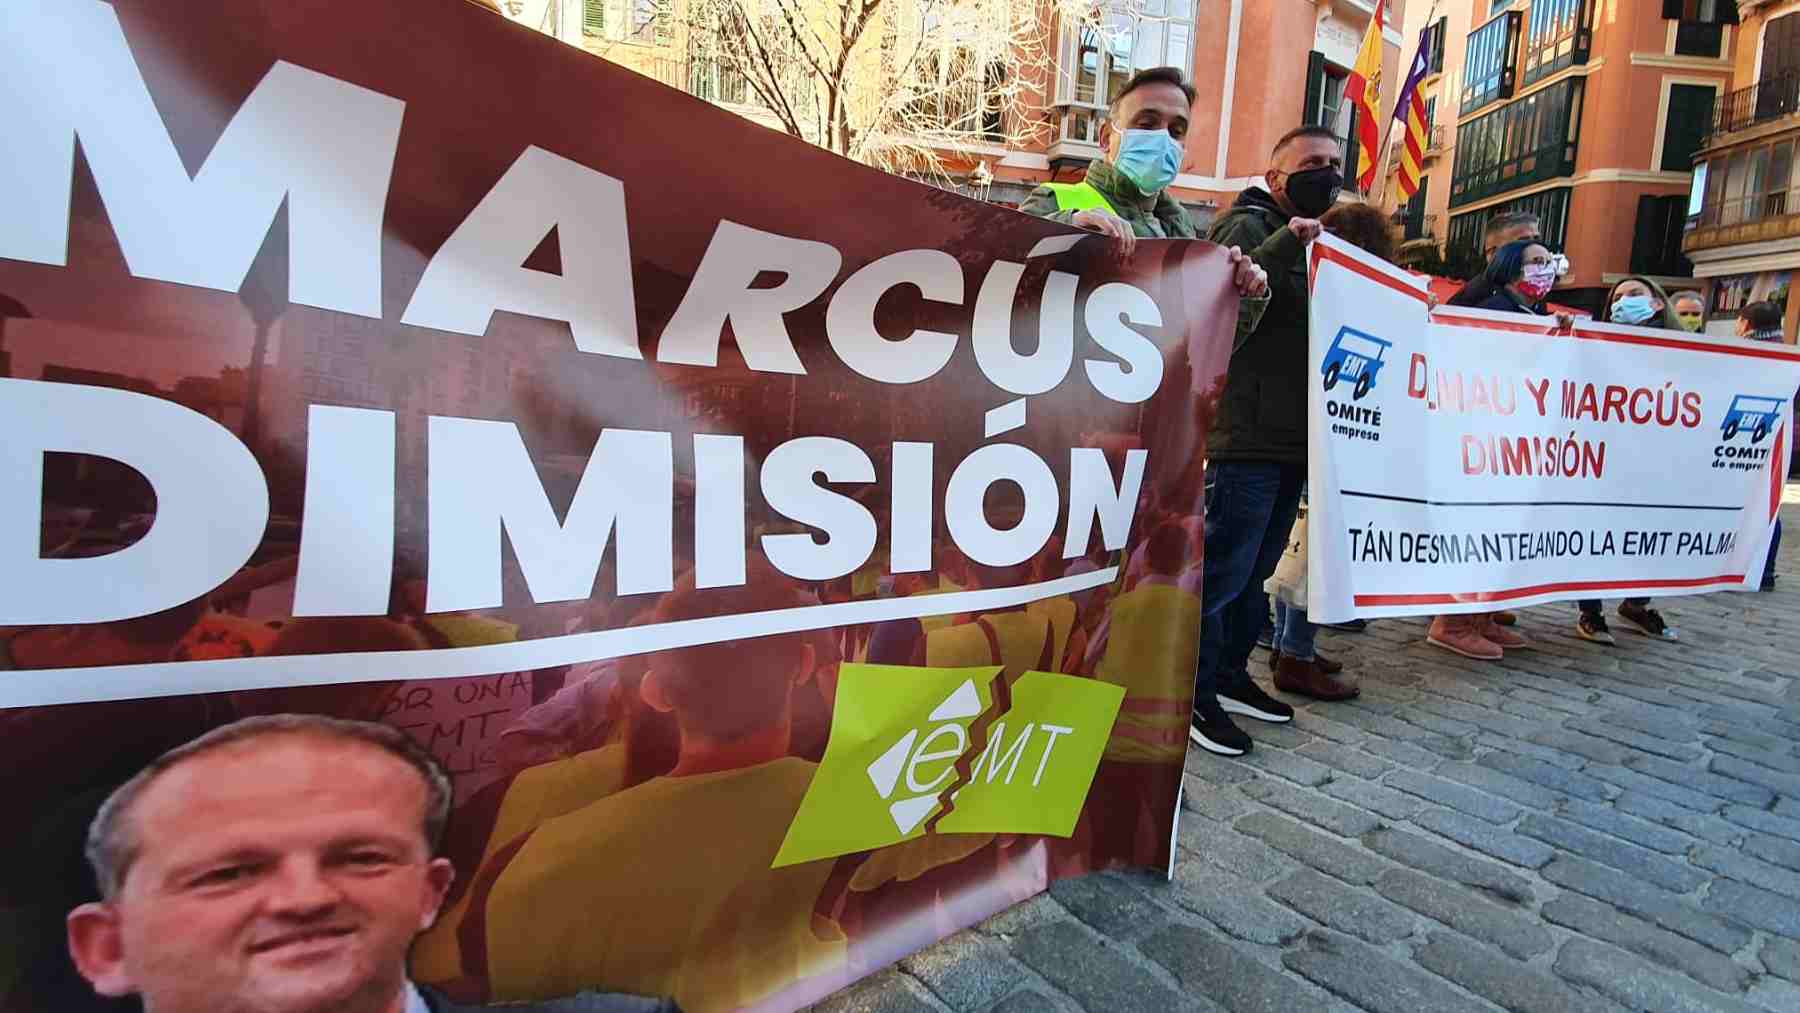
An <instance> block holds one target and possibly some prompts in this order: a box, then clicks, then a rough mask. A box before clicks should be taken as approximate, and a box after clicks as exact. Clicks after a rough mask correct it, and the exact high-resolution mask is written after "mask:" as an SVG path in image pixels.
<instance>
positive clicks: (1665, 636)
mask: <svg viewBox="0 0 1800 1013" xmlns="http://www.w3.org/2000/svg"><path fill="white" fill-rule="evenodd" d="M1619 618H1620V619H1623V620H1625V621H1626V622H1628V623H1630V624H1631V625H1633V626H1636V627H1637V628H1638V629H1640V630H1642V631H1644V633H1645V634H1646V635H1648V636H1652V637H1655V638H1657V639H1658V640H1680V639H1681V634H1680V633H1677V632H1676V631H1675V628H1674V627H1672V626H1670V625H1669V624H1668V623H1665V622H1663V617H1662V613H1661V612H1658V611H1656V610H1655V609H1653V608H1651V607H1649V606H1648V605H1639V604H1637V603H1636V602H1629V601H1628V602H1623V603H1621V604H1620V605H1619Z"/></svg>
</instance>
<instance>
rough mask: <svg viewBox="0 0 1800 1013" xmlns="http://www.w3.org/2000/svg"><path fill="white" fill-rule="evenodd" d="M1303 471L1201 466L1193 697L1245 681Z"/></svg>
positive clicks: (1265, 465)
mask: <svg viewBox="0 0 1800 1013" xmlns="http://www.w3.org/2000/svg"><path fill="white" fill-rule="evenodd" d="M1305 482H1306V467H1305V466H1304V465H1300V464H1279V463H1276V462H1274V461H1215V462H1212V463H1209V464H1208V465H1207V467H1206V562H1205V568H1204V570H1203V576H1202V578H1201V593H1200V602H1201V605H1200V664H1199V666H1198V667H1197V668H1196V670H1195V672H1194V695H1195V698H1196V699H1206V698H1208V696H1209V695H1216V694H1217V693H1218V691H1219V688H1220V687H1221V686H1230V685H1236V684H1241V683H1242V682H1244V681H1247V680H1248V679H1249V678H1250V675H1249V670H1248V666H1249V662H1250V652H1251V651H1252V650H1254V649H1255V648H1256V635H1257V633H1259V632H1260V631H1261V630H1262V625H1263V623H1264V622H1266V621H1267V620H1268V616H1269V596H1268V595H1267V594H1265V593H1263V583H1264V582H1265V581H1267V580H1268V579H1269V575H1270V574H1272V573H1274V572H1275V564H1277V563H1279V562H1280V561H1281V554H1282V553H1283V552H1285V551H1286V550H1287V540H1288V535H1289V534H1290V533H1292V531H1293V529H1294V517H1295V516H1296V515H1297V514H1298V513H1299V512H1300V488H1301V486H1302V485H1304V484H1305Z"/></svg>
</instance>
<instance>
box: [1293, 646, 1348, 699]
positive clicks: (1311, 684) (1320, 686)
mask: <svg viewBox="0 0 1800 1013" xmlns="http://www.w3.org/2000/svg"><path fill="white" fill-rule="evenodd" d="M1274 681H1275V688H1276V689H1278V690H1281V691H1282V692H1283V693H1296V694H1299V695H1300V696H1310V697H1312V698H1313V699H1315V700H1348V699H1350V698H1351V697H1353V696H1359V695H1361V693H1362V690H1361V689H1360V688H1359V687H1356V686H1352V685H1350V684H1349V683H1347V682H1344V681H1343V680H1341V679H1338V678H1335V677H1334V676H1332V675H1330V674H1328V673H1327V672H1326V671H1325V670H1324V669H1322V668H1320V667H1319V663H1318V662H1316V661H1301V660H1299V659H1298V658H1289V657H1285V656H1284V657H1283V658H1282V659H1281V666H1280V667H1279V668H1277V669H1275V680H1274Z"/></svg>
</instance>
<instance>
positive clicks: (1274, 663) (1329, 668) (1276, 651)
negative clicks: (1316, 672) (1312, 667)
mask: <svg viewBox="0 0 1800 1013" xmlns="http://www.w3.org/2000/svg"><path fill="white" fill-rule="evenodd" d="M1313 661H1315V662H1317V663H1318V665H1319V668H1321V669H1323V670H1324V672H1325V674H1326V675H1336V674H1338V673H1339V672H1342V671H1343V670H1344V663H1343V662H1341V661H1337V660H1335V659H1332V658H1327V657H1326V656H1324V655H1323V654H1318V653H1314V654H1313ZM1280 669H1281V648H1279V647H1277V648H1273V649H1271V650H1270V651H1269V671H1271V672H1275V671H1279V670H1280Z"/></svg>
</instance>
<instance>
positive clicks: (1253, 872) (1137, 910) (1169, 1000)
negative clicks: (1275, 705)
mask: <svg viewBox="0 0 1800 1013" xmlns="http://www.w3.org/2000/svg"><path fill="white" fill-rule="evenodd" d="M1795 492H1796V490H1795V489H1794V488H1792V487H1790V489H1789V500H1790V505H1789V506H1788V507H1787V508H1786V514H1787V529H1788V531H1789V532H1790V533H1791V534H1790V538H1789V540H1788V542H1787V548H1788V551H1786V552H1784V553H1783V556H1782V562H1781V564H1780V565H1779V566H1778V567H1777V571H1778V572H1781V573H1787V574H1793V576H1788V577H1786V578H1784V579H1783V581H1782V584H1781V589H1780V590H1779V591H1777V592H1776V593H1774V594H1758V595H1745V594H1723V595H1713V596H1709V597H1704V598H1676V599H1665V600H1664V601H1663V602H1661V603H1660V605H1659V607H1660V608H1661V609H1662V611H1663V613H1664V614H1665V615H1666V616H1667V617H1668V618H1669V621H1670V623H1671V624H1672V625H1674V626H1676V627H1678V628H1679V629H1680V631H1681V635H1682V639H1681V642H1680V643H1678V644H1669V643H1660V642H1653V641H1651V640H1649V639H1648V638H1646V637H1643V636H1640V635H1637V634H1636V633H1635V632H1626V631H1625V630H1624V629H1622V627H1623V626H1624V624H1623V623H1615V624H1614V629H1615V632H1617V634H1618V637H1619V645H1618V647H1616V648H1611V649H1609V648H1605V647H1601V646H1599V645H1594V644H1588V643H1585V642H1583V641H1580V640H1577V639H1576V638H1575V637H1574V634H1573V628H1574V619H1575V608H1574V605H1573V604H1572V603H1571V604H1562V605H1551V606H1543V607H1539V608H1534V609H1529V610H1526V611H1524V612H1522V613H1521V615H1520V629H1521V631H1522V632H1524V633H1525V634H1526V635H1527V636H1529V637H1530V638H1531V639H1532V641H1533V643H1534V644H1535V645H1536V648H1535V649H1533V650H1521V651H1516V652H1508V655H1507V658H1506V660H1505V661H1504V662H1502V663H1500V664H1484V663H1481V662H1475V661H1464V660H1462V659H1460V658H1457V657H1455V656H1453V655H1450V654H1448V653H1446V652H1444V651H1440V650H1438V649H1436V648H1433V647H1428V646H1427V645H1426V644H1425V643H1424V632H1425V623H1424V622H1423V621H1421V620H1383V621H1379V622H1375V623H1372V624H1371V625H1370V627H1369V629H1368V632H1366V633H1364V634H1361V635H1349V634H1337V633H1331V634H1327V635H1325V636H1323V637H1321V639H1320V647H1321V649H1323V650H1324V651H1325V652H1326V653H1328V654H1333V655H1334V656H1336V657H1340V658H1341V659H1342V660H1343V661H1344V662H1345V663H1346V665H1347V668H1348V671H1349V672H1350V673H1352V674H1353V675H1355V676H1358V677H1359V678H1360V680H1361V684H1362V687H1363V693H1362V697H1361V698H1360V699H1358V700H1356V701H1354V702H1352V703H1338V704H1325V703H1316V704H1310V705H1306V706H1304V707H1303V709H1302V710H1301V711H1300V712H1299V714H1298V716H1297V717H1296V719H1295V721H1294V723H1293V724H1292V725H1290V726H1285V727H1283V726H1271V725H1265V724H1261V723H1258V722H1255V721H1246V722H1245V723H1244V727H1245V728H1246V729H1247V730H1248V731H1250V733H1251V734H1252V735H1253V736H1255V739H1256V749H1255V750H1254V751H1253V752H1252V753H1251V754H1250V755H1249V756H1247V757H1244V758H1243V759H1242V760H1241V761H1238V760H1226V759H1221V758H1217V757H1213V756H1210V755H1208V754H1205V753H1200V752H1199V751H1198V750H1191V751H1190V754H1189V757H1188V763H1187V770H1188V776H1187V783H1186V798H1185V802H1184V807H1185V811H1184V812H1183V813H1182V818H1181V835H1180V853H1179V856H1178V860H1177V865H1176V868H1175V879H1174V882H1172V883H1164V882H1162V881H1161V880H1160V878H1158V877H1153V876H1146V875H1137V874H1114V873H1105V874H1100V875H1095V876H1089V877H1085V878H1082V879H1077V880H1072V881H1067V882H1063V883H1058V884H1056V885H1054V886H1053V887H1052V889H1051V891H1050V893H1049V894H1047V895H1044V896H1040V897H1037V898H1035V899H1034V900H1032V901H1030V902H1028V903H1026V904H1024V905H1022V906H1020V907H1017V908H1014V909H1012V910H1011V911H1008V912H1006V913H1004V914H1001V915H999V916H998V917H995V918H993V919H990V920H989V921H987V922H985V923H983V924H982V925H980V926H978V927H977V928H975V929H973V930H970V931H967V932H963V933H959V934H958V935H956V936H953V937H951V938H950V939H948V940H945V941H944V942H942V943H939V944H938V945H936V946H934V947H932V948H931V949H928V950H926V951H924V952H922V953H919V954H917V955H915V956H913V957H911V958H908V959H906V960H904V961H902V962H901V963H900V964H899V965H898V966H897V967H895V968H890V969H888V970H887V971H884V972H882V973H881V974H879V975H876V976H875V977H873V978H871V979H869V980H867V981H864V982H862V983H860V984H859V985H857V986H855V987H853V988H851V989H849V990H848V991H846V992H843V993H840V994H839V995H837V996H834V997H833V998H831V999H830V1000H827V1001H826V1002H824V1003H822V1004H820V1005H819V1006H817V1007H815V1009H816V1010H819V1011H822V1013H851V1011H857V1013H862V1011H867V1013H924V1011H927V1010H935V1011H944V1010H956V1011H984V1010H994V1011H1005V1013H1026V1011H1036V1010H1077V1009H1084V1010H1090V1011H1103V1010H1104V1011H1115V1010H1116V1011H1126V1010H1146V1011H1157V1013H1163V1011H1167V1010H1219V1009H1224V1010H1233V1011H1252V1010H1254V1011H1267V1013H1287V1011H1297V1010H1305V1011H1311V1010H1355V1009H1363V1010H1375V1011H1384V1013H1387V1011H1391V1013H1438V1011H1462V1010H1486V1011H1490V1013H1491V1011H1493V1010H1496V1009H1506V1010H1514V1011H1531V1013H1541V1011H1562V1010H1618V1009H1621V1008H1622V1009H1629V1010H1657V1011H1661V1010H1683V1011H1688V1010H1759V1009H1760V1010H1780V1011H1795V1010H1800V749H1796V745H1797V743H1800V679H1797V678H1796V675H1797V674H1800V664H1796V653H1797V652H1800V545H1796V543H1797V542H1800V505H1793V500H1794V498H1795ZM1611 604H1616V603H1609V606H1610V605H1611ZM1609 614H1610V611H1609ZM1263 657H1264V655H1263V652H1261V651H1259V652H1257V656H1256V658H1255V659H1254V661H1253V664H1255V665H1256V666H1258V668H1257V671H1258V674H1259V676H1261V675H1266V670H1264V669H1262V667H1261V666H1262V660H1263ZM1265 685H1266V681H1265ZM1289 702H1291V703H1295V704H1304V701H1301V700H1299V699H1296V698H1290V699H1289Z"/></svg>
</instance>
